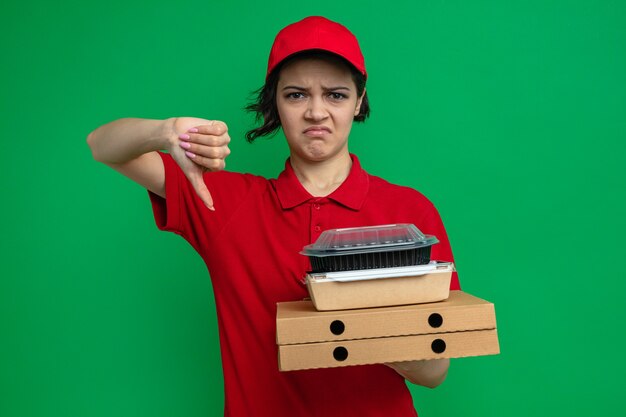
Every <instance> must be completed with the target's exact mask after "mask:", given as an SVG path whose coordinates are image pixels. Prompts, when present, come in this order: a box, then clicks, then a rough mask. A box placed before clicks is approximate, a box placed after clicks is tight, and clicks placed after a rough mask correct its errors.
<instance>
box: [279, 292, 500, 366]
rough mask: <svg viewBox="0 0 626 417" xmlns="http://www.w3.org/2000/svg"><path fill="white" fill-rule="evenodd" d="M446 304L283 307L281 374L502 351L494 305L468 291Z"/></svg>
mask: <svg viewBox="0 0 626 417" xmlns="http://www.w3.org/2000/svg"><path fill="white" fill-rule="evenodd" d="M449 295H450V296H449V298H448V299H447V300H445V301H441V302H436V303H426V304H413V305H404V306H395V307H381V308H364V309H353V310H342V311H318V310H317V309H316V308H315V306H314V305H313V303H312V302H311V301H295V302H286V303H278V305H277V316H276V339H277V344H278V362H279V369H280V370H281V371H293V370H301V369H313V368H330V367H341V366H350V365H366V364H375V363H387V362H399V361H410V360H422V359H438V358H460V357H467V356H482V355H494V354H498V353H499V352H500V348H499V343H498V335H497V330H496V318H495V309H494V305H493V304H492V303H490V302H488V301H485V300H482V299H480V298H477V297H474V296H472V295H470V294H467V293H465V292H463V291H450V294H449Z"/></svg>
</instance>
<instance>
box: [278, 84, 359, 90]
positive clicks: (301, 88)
mask: <svg viewBox="0 0 626 417" xmlns="http://www.w3.org/2000/svg"><path fill="white" fill-rule="evenodd" d="M282 89H283V90H289V89H294V90H300V91H307V90H308V89H307V88H305V87H301V86H298V85H286V86H284V87H283V88H282ZM322 90H324V91H337V90H347V91H350V90H351V89H350V87H346V86H343V85H338V86H334V87H324V86H322Z"/></svg>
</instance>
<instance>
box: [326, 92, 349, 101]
mask: <svg viewBox="0 0 626 417" xmlns="http://www.w3.org/2000/svg"><path fill="white" fill-rule="evenodd" d="M329 96H330V98H331V99H333V100H345V99H346V98H348V96H346V95H345V94H342V93H330V94H329Z"/></svg>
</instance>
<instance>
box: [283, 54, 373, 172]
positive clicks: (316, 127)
mask: <svg viewBox="0 0 626 417" xmlns="http://www.w3.org/2000/svg"><path fill="white" fill-rule="evenodd" d="M361 101H362V96H361V97H359V96H358V94H357V90H356V85H355V83H354V80H353V79H352V74H351V72H350V69H349V68H348V66H347V65H346V64H343V63H342V62H339V61H336V60H330V59H324V58H303V59H296V60H294V61H292V62H290V63H288V64H287V65H286V66H285V67H284V68H282V69H281V72H280V77H279V80H278V85H277V91H276V105H277V108H278V114H279V117H280V122H281V125H282V128H283V132H284V133H285V137H286V138H287V143H288V144H289V149H290V150H291V154H292V156H295V157H298V158H301V159H304V160H307V161H312V162H313V161H325V160H328V159H330V158H333V157H336V156H338V155H342V154H343V153H346V154H347V153H348V136H349V135H350V129H351V128H352V121H353V119H354V116H356V115H357V114H358V113H359V109H360V106H361Z"/></svg>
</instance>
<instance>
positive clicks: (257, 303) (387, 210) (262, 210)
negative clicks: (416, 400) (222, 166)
mask: <svg viewBox="0 0 626 417" xmlns="http://www.w3.org/2000/svg"><path fill="white" fill-rule="evenodd" d="M161 157H162V159H163V163H164V165H165V193H166V196H167V198H166V199H162V198H160V197H158V196H157V195H155V194H152V193H150V198H151V201H152V207H153V211H154V217H155V220H156V223H157V226H158V227H159V228H160V229H162V230H167V231H172V232H174V233H177V234H179V235H181V236H182V237H184V238H185V239H186V240H187V241H188V242H189V243H190V244H191V245H192V246H193V247H194V248H195V249H196V251H197V252H198V253H199V254H200V256H202V258H203V259H204V261H205V262H206V265H207V267H208V270H209V273H210V276H211V281H212V284H213V289H214V294H215V304H216V308H217V317H218V325H219V332H220V347H221V353H222V364H223V370H224V389H225V415H226V416H232V417H243V416H268V417H283V416H284V417H294V416H323V417H333V416H337V417H348V416H358V417H370V416H371V417H374V416H379V417H388V416H415V415H416V412H415V409H414V408H413V401H412V398H411V395H410V392H409V390H408V389H407V387H406V385H405V382H404V379H403V378H402V377H401V376H400V375H398V374H397V373H396V372H395V371H394V370H392V369H391V368H389V367H387V366H385V365H368V366H351V367H344V368H332V369H316V370H307V371H293V372H279V371H278V362H277V346H276V303H278V302H283V301H293V300H300V299H303V298H305V297H307V296H308V293H307V289H306V287H305V286H304V284H303V283H302V278H303V277H304V275H305V272H306V271H307V270H308V269H310V264H309V261H308V258H307V257H305V256H303V255H300V254H299V253H298V252H300V250H302V247H303V246H305V245H308V244H309V243H312V242H314V241H315V240H316V239H317V238H318V237H319V235H320V233H321V232H322V231H323V230H326V229H333V228H339V227H357V226H372V225H378V224H392V223H413V224H415V225H416V226H417V227H418V228H419V229H420V230H421V231H422V232H424V233H427V234H433V235H435V236H437V238H438V239H439V241H440V243H439V244H437V245H435V246H433V248H432V255H431V257H432V259H436V260H442V261H453V258H452V251H451V249H450V245H449V243H448V238H447V235H446V232H445V229H444V227H443V223H442V222H441V219H440V217H439V214H438V213H437V210H436V209H435V207H434V206H433V205H432V203H431V202H430V201H428V200H427V199H426V197H424V196H423V195H422V194H420V193H419V192H417V191H415V190H413V189H411V188H407V187H401V186H397V185H393V184H390V183H388V182H387V181H385V180H383V179H381V178H378V177H375V176H372V175H369V174H367V173H366V172H365V171H364V170H363V169H362V168H361V165H360V164H359V160H358V159H357V158H356V156H354V155H352V169H351V171H350V174H349V176H348V178H346V180H345V181H344V182H343V184H342V185H341V186H340V187H339V188H338V189H337V190H335V191H334V192H333V193H332V194H330V195H329V196H327V197H312V196H311V195H310V194H309V193H308V192H307V191H306V190H305V189H304V187H302V185H301V184H300V182H299V181H298V179H297V177H296V175H295V173H294V171H293V168H292V167H291V164H290V163H289V161H287V162H286V163H285V170H284V171H283V172H282V173H281V174H280V175H279V177H278V178H277V179H270V180H268V179H265V178H262V177H259V176H255V175H250V174H239V173H233V172H226V171H222V172H212V173H206V174H205V176H204V180H205V182H206V184H207V187H208V188H209V190H210V191H211V195H212V196H213V199H214V201H215V209H216V211H215V212H211V211H209V210H208V209H207V208H206V207H205V206H204V204H203V203H202V201H201V200H200V199H199V198H198V197H197V196H196V193H195V191H194V190H193V188H192V186H191V184H190V183H189V182H188V181H187V179H186V178H185V176H184V174H183V173H182V171H181V170H180V168H179V167H178V165H177V164H176V163H175V162H174V160H173V159H172V158H171V157H170V156H169V155H167V154H161ZM458 288H459V283H458V279H457V276H456V273H455V274H454V276H453V280H452V284H451V289H458Z"/></svg>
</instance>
